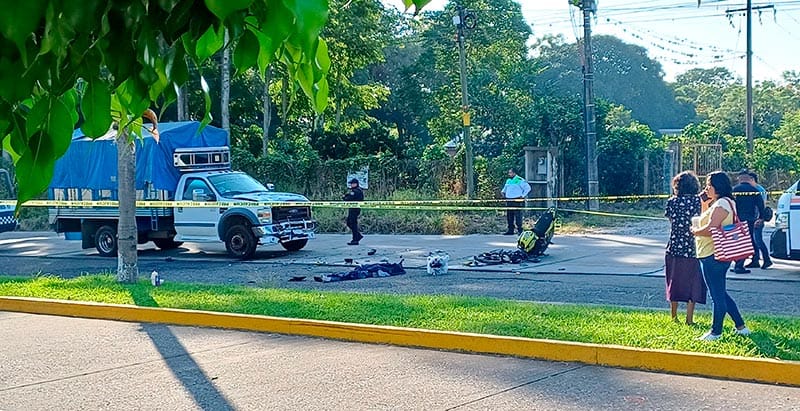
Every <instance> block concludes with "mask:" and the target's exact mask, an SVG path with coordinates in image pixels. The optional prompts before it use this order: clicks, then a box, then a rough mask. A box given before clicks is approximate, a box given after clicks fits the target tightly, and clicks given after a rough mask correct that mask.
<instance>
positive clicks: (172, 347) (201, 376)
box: [131, 290, 234, 411]
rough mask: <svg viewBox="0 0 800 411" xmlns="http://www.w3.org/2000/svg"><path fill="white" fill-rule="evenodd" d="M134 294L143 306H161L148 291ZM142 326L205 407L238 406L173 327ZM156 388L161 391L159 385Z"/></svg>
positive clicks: (216, 408) (172, 370)
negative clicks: (177, 335) (193, 355)
mask: <svg viewBox="0 0 800 411" xmlns="http://www.w3.org/2000/svg"><path fill="white" fill-rule="evenodd" d="M131 296H132V297H133V300H134V302H135V303H136V305H138V306H140V307H158V303H157V302H156V301H155V300H154V299H153V297H152V296H150V294H149V293H148V292H147V291H144V290H131ZM141 326H142V328H141V330H142V331H144V332H145V333H147V336H148V337H149V338H150V340H151V341H152V342H153V346H155V347H156V349H157V350H158V352H159V354H161V357H162V358H163V359H164V362H165V363H166V364H167V366H168V367H169V370H170V371H171V372H172V375H174V376H175V378H177V379H178V381H180V382H181V384H182V385H183V387H184V388H185V389H186V391H187V392H188V393H189V394H190V395H191V396H192V398H193V399H194V402H195V403H196V404H197V405H198V406H199V407H200V408H201V409H203V410H214V411H216V410H233V409H234V408H233V406H232V405H231V404H230V403H229V402H228V400H227V399H226V398H225V396H224V395H223V394H222V393H221V392H220V391H219V390H218V389H217V387H216V386H215V385H214V383H213V382H211V379H209V378H208V376H207V375H206V374H205V373H204V372H203V370H202V368H200V365H199V364H197V362H196V361H195V360H194V358H192V354H191V353H189V352H188V351H186V347H184V346H183V344H181V342H180V340H178V337H176V336H175V334H173V332H172V330H170V328H169V326H167V325H163V324H148V323H143V324H141ZM153 389H154V390H159V388H158V387H155V386H154V387H153Z"/></svg>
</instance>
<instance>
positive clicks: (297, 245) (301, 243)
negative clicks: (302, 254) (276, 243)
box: [281, 239, 308, 251]
mask: <svg viewBox="0 0 800 411" xmlns="http://www.w3.org/2000/svg"><path fill="white" fill-rule="evenodd" d="M306 244H308V239H304V240H294V241H286V242H284V243H281V245H282V246H283V248H285V249H286V250H287V251H300V250H302V249H303V247H305V246H306Z"/></svg>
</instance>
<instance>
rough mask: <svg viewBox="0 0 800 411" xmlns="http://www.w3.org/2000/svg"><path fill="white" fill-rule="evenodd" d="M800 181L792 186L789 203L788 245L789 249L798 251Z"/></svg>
mask: <svg viewBox="0 0 800 411" xmlns="http://www.w3.org/2000/svg"><path fill="white" fill-rule="evenodd" d="M798 189H800V182H798V183H795V185H794V187H793V190H792V191H793V193H792V199H791V200H790V203H789V247H787V248H788V249H789V250H790V252H791V251H795V252H797V251H800V193H799V192H798Z"/></svg>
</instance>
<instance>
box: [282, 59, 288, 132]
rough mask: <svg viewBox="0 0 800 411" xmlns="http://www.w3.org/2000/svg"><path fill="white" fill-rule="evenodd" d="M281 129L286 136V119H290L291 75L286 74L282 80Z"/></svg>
mask: <svg viewBox="0 0 800 411" xmlns="http://www.w3.org/2000/svg"><path fill="white" fill-rule="evenodd" d="M281 81H282V82H283V84H282V85H281V128H282V129H283V135H284V136H286V118H287V117H289V75H288V74H285V75H284V76H283V78H282V79H281Z"/></svg>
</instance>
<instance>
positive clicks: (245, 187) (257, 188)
mask: <svg viewBox="0 0 800 411" xmlns="http://www.w3.org/2000/svg"><path fill="white" fill-rule="evenodd" d="M208 180H209V181H210V182H211V184H213V185H214V188H216V189H217V191H218V192H219V194H220V195H221V196H223V197H229V196H235V195H239V194H248V193H259V192H262V191H267V189H266V188H265V187H264V186H263V185H262V184H261V183H259V182H258V181H256V179H254V178H253V177H250V176H249V175H247V174H244V173H230V174H218V175H214V176H209V177H208Z"/></svg>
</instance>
